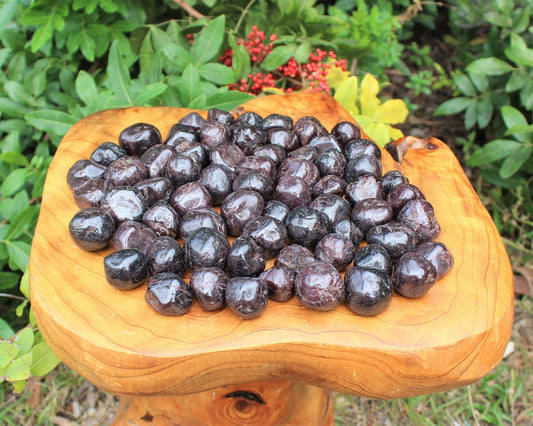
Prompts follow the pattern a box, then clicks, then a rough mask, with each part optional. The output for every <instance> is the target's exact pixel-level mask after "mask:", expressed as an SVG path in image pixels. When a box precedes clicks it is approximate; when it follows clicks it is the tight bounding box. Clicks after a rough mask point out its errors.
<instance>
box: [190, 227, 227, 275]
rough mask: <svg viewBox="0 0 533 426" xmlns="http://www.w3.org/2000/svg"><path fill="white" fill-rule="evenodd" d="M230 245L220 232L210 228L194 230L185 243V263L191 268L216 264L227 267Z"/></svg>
mask: <svg viewBox="0 0 533 426" xmlns="http://www.w3.org/2000/svg"><path fill="white" fill-rule="evenodd" d="M229 249H230V245H229V242H228V240H227V239H226V237H225V236H224V235H222V234H221V233H220V232H217V231H215V230H214V229H210V228H200V229H198V230H196V231H194V232H193V233H192V234H191V235H189V238H187V240H186V241H185V244H184V245H183V255H184V257H185V264H186V266H187V267H188V268H189V269H194V268H196V267H201V266H214V267H217V268H221V269H225V268H226V263H227V259H228V253H229Z"/></svg>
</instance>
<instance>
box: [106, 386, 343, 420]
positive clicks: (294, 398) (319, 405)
mask: <svg viewBox="0 0 533 426" xmlns="http://www.w3.org/2000/svg"><path fill="white" fill-rule="evenodd" d="M237 424H246V425H248V426H252V425H257V426H260V425H261V426H263V425H295V426H296V425H306V426H333V425H334V406H333V399H332V397H331V393H330V392H329V391H328V390H326V389H322V388H319V387H316V386H312V385H307V384H303V383H296V382H290V381H283V380H275V381H262V382H251V383H247V384H242V385H231V386H224V387H220V388H217V389H213V390H211V391H206V392H200V393H196V394H192V395H184V396H170V397H126V396H125V397H121V398H120V403H119V406H118V409H117V412H116V415H115V420H114V422H113V426H132V425H139V426H144V425H146V426H148V425H150V426H175V425H180V426H211V425H213V426H215V425H216V426H224V425H228V426H229V425H237Z"/></svg>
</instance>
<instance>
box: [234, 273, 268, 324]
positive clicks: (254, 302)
mask: <svg viewBox="0 0 533 426" xmlns="http://www.w3.org/2000/svg"><path fill="white" fill-rule="evenodd" d="M226 304H227V305H228V307H229V308H230V309H231V310H232V311H233V312H234V313H235V314H236V315H238V316H239V317H240V318H242V319H245V320H249V319H254V318H257V317H259V316H260V315H261V314H262V313H263V312H265V310H266V307H267V304H268V286H267V283H266V282H265V280H263V279H261V278H258V277H233V278H230V279H229V280H228V283H227V284H226Z"/></svg>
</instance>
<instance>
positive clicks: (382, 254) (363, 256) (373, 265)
mask: <svg viewBox="0 0 533 426" xmlns="http://www.w3.org/2000/svg"><path fill="white" fill-rule="evenodd" d="M353 264H354V266H360V267H362V268H368V269H377V270H378V271H382V272H384V273H386V274H387V275H390V274H391V272H392V261H391V258H390V256H389V253H388V252H387V250H385V248H384V247H383V246H381V245H379V244H368V245H366V246H363V247H361V248H360V249H359V250H357V251H356V252H355V255H354V258H353Z"/></svg>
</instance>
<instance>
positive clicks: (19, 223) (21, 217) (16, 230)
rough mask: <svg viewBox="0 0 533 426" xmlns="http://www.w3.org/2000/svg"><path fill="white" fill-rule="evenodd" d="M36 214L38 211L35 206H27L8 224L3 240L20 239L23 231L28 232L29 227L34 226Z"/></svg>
mask: <svg viewBox="0 0 533 426" xmlns="http://www.w3.org/2000/svg"><path fill="white" fill-rule="evenodd" d="M38 214H39V210H38V209H37V208H36V207H35V206H28V207H26V208H25V209H24V210H22V211H21V212H20V213H19V214H17V215H16V216H15V217H14V218H13V220H12V221H11V223H10V224H9V229H8V231H7V236H6V237H5V239H6V240H15V239H17V238H18V237H20V236H21V235H22V234H23V233H24V232H25V231H27V230H29V228H30V226H31V225H33V224H34V222H35V220H36V219H37V215H38Z"/></svg>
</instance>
